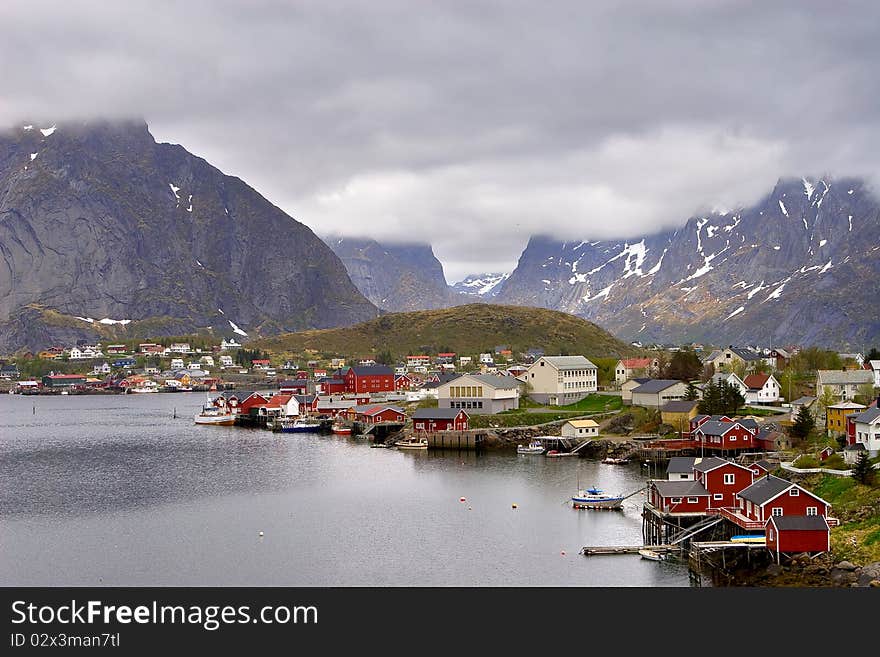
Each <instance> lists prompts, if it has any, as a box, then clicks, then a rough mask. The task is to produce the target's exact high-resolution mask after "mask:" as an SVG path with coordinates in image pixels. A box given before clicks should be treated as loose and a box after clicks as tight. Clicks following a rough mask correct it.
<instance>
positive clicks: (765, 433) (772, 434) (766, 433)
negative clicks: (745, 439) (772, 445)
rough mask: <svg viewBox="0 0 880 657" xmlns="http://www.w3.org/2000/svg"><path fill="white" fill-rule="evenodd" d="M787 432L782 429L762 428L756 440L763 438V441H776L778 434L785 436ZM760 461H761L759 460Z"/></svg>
mask: <svg viewBox="0 0 880 657" xmlns="http://www.w3.org/2000/svg"><path fill="white" fill-rule="evenodd" d="M784 435H785V434H784V433H782V432H781V431H771V430H770V429H762V430H761V431H759V432H758V434H757V435H756V436H755V440H763V441H768V440H769V441H772V442H776V437H777V436H784ZM758 463H760V461H758Z"/></svg>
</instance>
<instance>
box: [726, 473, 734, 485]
mask: <svg viewBox="0 0 880 657" xmlns="http://www.w3.org/2000/svg"><path fill="white" fill-rule="evenodd" d="M735 477H736V475H734V474H732V473H727V474H725V475H724V483H725V484H733V483H736V482H735Z"/></svg>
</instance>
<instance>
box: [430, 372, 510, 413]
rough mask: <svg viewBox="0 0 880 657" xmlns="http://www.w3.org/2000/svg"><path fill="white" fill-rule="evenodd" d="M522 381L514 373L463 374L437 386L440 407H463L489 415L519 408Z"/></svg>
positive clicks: (468, 410) (472, 411)
mask: <svg viewBox="0 0 880 657" xmlns="http://www.w3.org/2000/svg"><path fill="white" fill-rule="evenodd" d="M519 386H520V382H519V381H518V380H517V379H515V378H514V377H512V376H495V375H492V374H462V375H461V376H458V377H455V378H454V379H451V380H449V381H446V382H444V383H441V384H440V385H439V386H438V388H437V405H438V407H439V408H456V409H464V410H466V411H467V413H468V415H488V414H494V413H500V412H501V411H509V410H513V409H517V408H519Z"/></svg>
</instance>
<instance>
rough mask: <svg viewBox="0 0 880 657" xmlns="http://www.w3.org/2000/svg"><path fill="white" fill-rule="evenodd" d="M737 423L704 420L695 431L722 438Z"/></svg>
mask: <svg viewBox="0 0 880 657" xmlns="http://www.w3.org/2000/svg"><path fill="white" fill-rule="evenodd" d="M737 424H739V423H738V422H716V421H715V420H706V421H705V422H703V424H701V425H700V426H699V427H698V428H697V431H701V432H703V433H704V434H708V435H710V436H723V435H724V434H726V433H727V432H728V431H730V430H731V429H733V428H734V427H735V426H736V425H737Z"/></svg>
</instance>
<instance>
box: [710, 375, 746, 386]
mask: <svg viewBox="0 0 880 657" xmlns="http://www.w3.org/2000/svg"><path fill="white" fill-rule="evenodd" d="M731 379H736V383H742V382H743V380H742V379H741V378H739V377H738V376H737V375H736V372H715V374H713V375H712V378H711V379H710V381H712V383H714V384H715V385H718V384H719V383H721V382H722V381H724V382H725V383H730V380H731Z"/></svg>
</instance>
